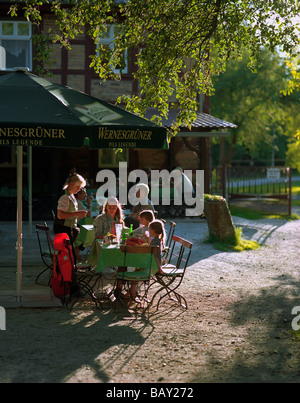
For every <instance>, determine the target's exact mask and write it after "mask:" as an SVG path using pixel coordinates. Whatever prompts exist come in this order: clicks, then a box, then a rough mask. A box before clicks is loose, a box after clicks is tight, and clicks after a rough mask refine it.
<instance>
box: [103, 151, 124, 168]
mask: <svg viewBox="0 0 300 403" xmlns="http://www.w3.org/2000/svg"><path fill="white" fill-rule="evenodd" d="M126 161H128V150H126V149H123V150H122V151H120V150H119V151H118V152H117V153H116V151H115V150H111V149H109V148H106V149H101V150H98V167H99V168H104V167H105V168H118V167H119V162H126Z"/></svg>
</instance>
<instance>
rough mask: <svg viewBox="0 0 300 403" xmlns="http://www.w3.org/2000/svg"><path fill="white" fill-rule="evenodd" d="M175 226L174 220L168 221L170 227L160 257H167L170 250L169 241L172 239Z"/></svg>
mask: <svg viewBox="0 0 300 403" xmlns="http://www.w3.org/2000/svg"><path fill="white" fill-rule="evenodd" d="M175 227H176V223H175V222H174V221H170V229H169V231H168V237H167V240H166V243H165V247H164V250H163V252H162V256H161V257H162V259H166V260H167V259H168V256H169V253H170V250H171V243H172V239H173V235H174V232H175Z"/></svg>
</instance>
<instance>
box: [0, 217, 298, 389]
mask: <svg viewBox="0 0 300 403" xmlns="http://www.w3.org/2000/svg"><path fill="white" fill-rule="evenodd" d="M234 223H235V224H236V225H237V226H241V227H242V228H243V235H244V237H245V238H247V239H252V240H256V241H258V242H259V243H260V245H261V247H260V248H259V249H258V250H253V251H244V252H230V253H229V252H226V253H225V252H219V251H217V250H216V249H214V248H213V246H212V245H210V244H205V243H203V240H204V238H205V236H206V235H207V225H206V223H205V221H202V222H200V223H199V222H193V221H192V220H190V221H188V220H183V221H181V222H178V224H177V227H176V233H177V234H178V235H180V236H182V237H184V238H187V239H189V240H191V241H192V242H193V243H194V245H193V253H192V256H191V259H190V265H189V268H188V271H187V275H186V277H185V280H184V283H183V284H182V286H181V292H182V293H184V295H185V296H186V298H187V301H188V309H187V310H183V309H182V308H179V307H175V306H174V305H172V304H171V303H170V302H166V303H164V304H162V305H161V306H160V308H159V310H158V311H157V312H155V311H151V314H150V318H149V320H143V319H141V318H135V317H133V316H131V317H130V316H128V315H125V316H123V315H118V314H117V313H116V312H114V311H113V310H108V311H104V312H101V311H98V310H95V309H94V308H93V306H92V305H84V306H82V305H78V306H77V307H75V308H74V309H73V310H72V311H69V310H68V309H66V308H65V307H58V308H45V309H41V308H35V309H29V308H11V309H7V310H6V323H7V326H6V327H7V330H6V331H1V332H0V338H1V342H0V360H1V366H0V382H1V383H3V382H56V383H67V382H70V383H71V382H101V383H126V382H129V383H141V382H147V383H156V384H159V383H169V382H170V383H182V382H187V383H203V382H210V383H214V382H235V383H238V382H260V383H264V382H274V383H275V382H276V383H278V382H299V381H300V361H299V342H297V341H295V339H294V332H293V331H292V327H291V324H292V320H293V318H294V316H295V315H292V309H293V307H295V306H298V305H299V306H300V299H299V291H300V290H299V284H300V283H299V277H300V273H299V244H300V242H299V241H300V220H298V221H290V222H289V221H286V220H279V219H278V220H269V219H263V220H257V221H248V220H244V219H239V218H236V217H234ZM35 270H36V268H27V271H26V270H25V273H27V274H26V275H25V278H24V281H25V283H26V282H28V283H30V282H31V281H32V277H31V276H30V273H32V275H34V271H35ZM25 286H26V284H25ZM299 310H300V308H299Z"/></svg>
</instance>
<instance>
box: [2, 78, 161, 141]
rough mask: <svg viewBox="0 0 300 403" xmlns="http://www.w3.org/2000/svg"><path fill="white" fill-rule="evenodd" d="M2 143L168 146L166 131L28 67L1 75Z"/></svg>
mask: <svg viewBox="0 0 300 403" xmlns="http://www.w3.org/2000/svg"><path fill="white" fill-rule="evenodd" d="M0 99H1V104H0V145H4V146H9V145H25V146H38V147H59V148H63V147H68V148H80V147H82V146H83V145H88V146H89V147H90V148H91V149H99V148H133V149H134V148H159V149H167V148H168V142H167V131H166V129H165V128H164V127H162V126H159V125H157V124H155V123H153V122H151V121H149V120H147V119H143V118H141V117H139V116H137V115H134V114H133V113H130V112H127V111H125V110H123V109H121V108H119V107H117V106H114V105H112V104H109V103H108V102H105V101H101V100H99V99H97V98H94V97H92V96H89V95H87V94H84V93H82V92H80V91H76V90H74V89H72V88H70V87H66V86H64V85H60V84H55V83H51V82H50V81H48V80H46V79H45V78H41V77H38V76H36V75H34V74H31V73H28V72H26V71H22V70H21V71H15V72H12V73H10V74H6V75H3V76H1V77H0Z"/></svg>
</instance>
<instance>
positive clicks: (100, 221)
mask: <svg viewBox="0 0 300 403" xmlns="http://www.w3.org/2000/svg"><path fill="white" fill-rule="evenodd" d="M116 224H123V211H122V207H121V204H120V202H119V200H118V199H117V198H116V197H109V198H108V199H107V201H106V203H105V204H104V206H103V213H102V214H100V215H98V216H97V217H96V218H95V220H94V229H95V238H100V239H101V238H103V237H104V235H105V234H107V233H108V232H109V233H110V234H113V235H116V232H115V225H116Z"/></svg>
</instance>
